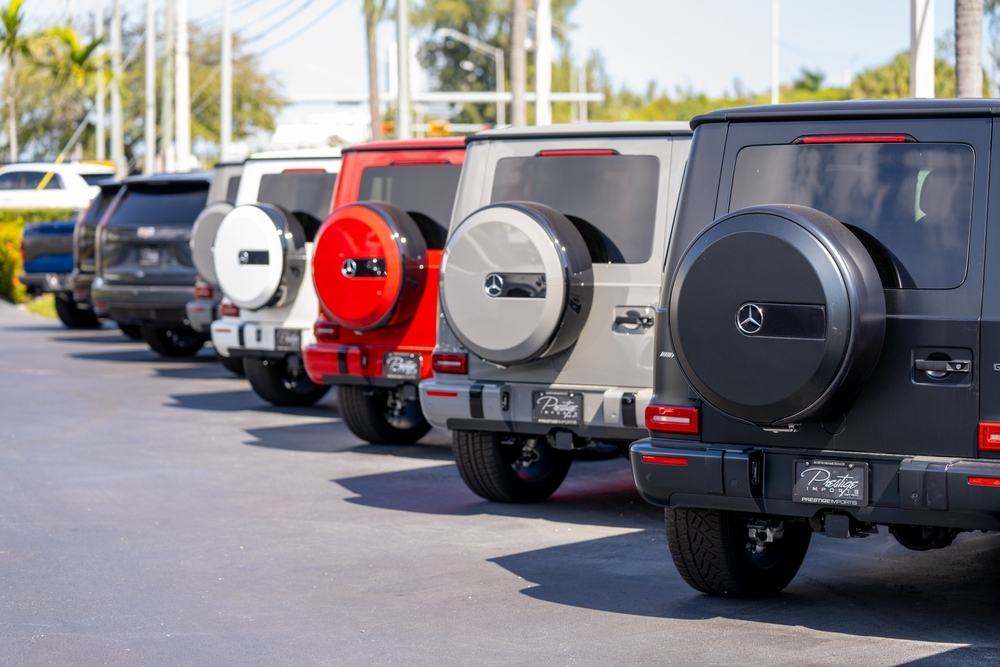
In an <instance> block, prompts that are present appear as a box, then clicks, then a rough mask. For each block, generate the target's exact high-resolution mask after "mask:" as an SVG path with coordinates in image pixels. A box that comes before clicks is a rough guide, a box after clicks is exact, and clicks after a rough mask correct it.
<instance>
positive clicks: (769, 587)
mask: <svg viewBox="0 0 1000 667" xmlns="http://www.w3.org/2000/svg"><path fill="white" fill-rule="evenodd" d="M665 518H666V524H667V544H669V545H670V553H671V555H672V556H673V557H674V565H676V566H677V571H678V572H679V573H680V575H681V577H682V578H683V579H684V581H686V582H687V583H688V584H689V585H690V586H691V587H692V588H694V589H695V590H698V591H701V592H702V593H707V594H709V595H717V596H721V597H731V598H759V597H766V596H768V595H774V594H776V593H779V592H781V591H782V590H783V589H784V588H785V586H787V585H788V584H789V583H790V582H791V581H792V579H793V578H794V577H795V574H796V573H797V572H798V571H799V566H801V565H802V559H803V558H805V555H806V551H807V550H808V549H809V540H810V539H811V538H812V529H811V528H810V527H809V524H808V523H806V522H805V521H797V522H796V521H787V522H785V523H784V535H783V536H782V537H780V538H778V539H776V540H775V541H774V542H771V543H769V544H767V545H766V549H765V551H764V552H763V553H760V554H754V553H751V551H750V550H749V549H748V548H747V544H748V543H749V542H750V538H749V535H748V525H747V524H748V523H749V522H750V521H751V520H752V519H754V518H760V517H751V516H749V515H746V514H738V513H736V512H726V511H722V510H706V509H667V510H665Z"/></svg>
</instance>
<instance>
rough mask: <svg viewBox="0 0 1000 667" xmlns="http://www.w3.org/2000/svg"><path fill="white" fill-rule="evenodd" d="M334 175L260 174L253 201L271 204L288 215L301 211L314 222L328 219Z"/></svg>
mask: <svg viewBox="0 0 1000 667" xmlns="http://www.w3.org/2000/svg"><path fill="white" fill-rule="evenodd" d="M336 184H337V175H336V174H328V173H326V172H323V173H318V172H296V171H290V172H285V173H283V174H264V175H263V176H261V178H260V189H259V190H258V191H257V201H259V202H262V203H264V204H275V205H277V206H281V207H282V208H284V209H286V210H288V211H290V212H295V211H302V212H304V213H308V214H310V215H311V216H313V217H314V218H317V219H318V220H325V219H326V216H328V215H330V207H331V206H332V205H333V188H334V186H335V185H336Z"/></svg>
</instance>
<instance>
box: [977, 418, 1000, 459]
mask: <svg viewBox="0 0 1000 667" xmlns="http://www.w3.org/2000/svg"><path fill="white" fill-rule="evenodd" d="M979 451H981V452H1000V424H998V423H996V422H979Z"/></svg>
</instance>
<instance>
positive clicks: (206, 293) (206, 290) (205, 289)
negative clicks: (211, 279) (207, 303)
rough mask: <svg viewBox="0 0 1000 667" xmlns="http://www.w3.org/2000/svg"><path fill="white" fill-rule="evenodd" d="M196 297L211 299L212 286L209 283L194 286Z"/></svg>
mask: <svg viewBox="0 0 1000 667" xmlns="http://www.w3.org/2000/svg"><path fill="white" fill-rule="evenodd" d="M194 298H196V299H211V298H212V288H211V287H210V286H208V285H198V286H197V287H195V288H194Z"/></svg>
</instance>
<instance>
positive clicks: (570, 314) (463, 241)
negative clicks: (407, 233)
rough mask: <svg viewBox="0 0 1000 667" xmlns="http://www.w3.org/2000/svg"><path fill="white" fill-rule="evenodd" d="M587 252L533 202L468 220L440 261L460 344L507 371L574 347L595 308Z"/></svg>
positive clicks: (446, 305)
mask: <svg viewBox="0 0 1000 667" xmlns="http://www.w3.org/2000/svg"><path fill="white" fill-rule="evenodd" d="M593 291H594V287H593V267H592V266H591V260H590V254H589V252H588V251H587V244H586V243H585V242H584V239H583V237H582V236H581V235H580V232H579V231H578V230H577V228H576V227H575V226H574V225H573V223H572V222H570V221H569V219H568V218H566V216H564V215H562V214H561V213H559V212H558V211H557V210H555V209H553V208H550V207H548V206H544V205H542V204H536V203H533V202H503V203H500V204H491V205H489V206H485V207H483V208H481V209H479V210H477V211H475V212H473V213H471V214H470V215H469V216H468V217H467V218H465V220H463V221H462V222H461V223H460V224H459V225H458V227H457V228H456V229H455V231H454V232H453V233H452V235H451V237H450V238H449V239H448V243H447V244H446V245H445V249H444V255H443V258H442V260H441V294H440V296H441V306H442V310H443V311H444V315H445V317H446V318H447V319H448V323H449V324H450V325H451V328H452V331H453V332H454V333H455V335H456V336H457V337H458V339H459V340H460V341H462V344H463V345H465V347H466V348H468V349H469V350H470V351H472V352H474V353H475V354H477V355H479V356H480V357H481V358H483V359H485V360H486V361H489V362H492V363H494V364H499V365H502V366H509V365H511V364H517V363H525V362H528V361H532V360H535V359H538V358H541V357H544V356H548V355H553V354H556V353H558V352H562V351H563V350H565V349H567V348H568V347H570V346H571V345H572V344H573V343H575V342H576V339H577V337H578V336H579V335H580V331H581V330H582V329H583V325H584V323H585V322H586V321H587V316H588V315H589V314H590V307H591V302H592V301H593Z"/></svg>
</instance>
